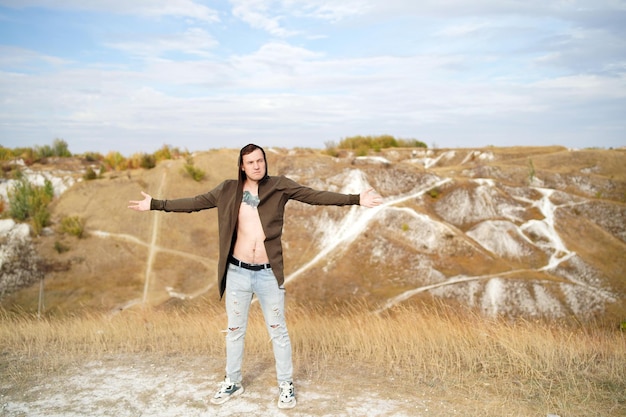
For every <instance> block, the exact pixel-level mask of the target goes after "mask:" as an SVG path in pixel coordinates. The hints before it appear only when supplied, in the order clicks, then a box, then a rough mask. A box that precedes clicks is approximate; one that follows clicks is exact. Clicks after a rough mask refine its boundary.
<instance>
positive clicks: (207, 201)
mask: <svg viewBox="0 0 626 417" xmlns="http://www.w3.org/2000/svg"><path fill="white" fill-rule="evenodd" d="M223 186H224V183H221V184H220V185H218V186H217V187H215V188H214V189H212V190H211V191H209V192H207V193H204V194H199V195H197V196H195V197H188V198H178V199H175V200H156V199H154V198H153V199H152V201H150V210H162V211H172V212H178V213H191V212H194V211H200V210H206V209H211V208H214V207H217V201H218V199H219V196H220V194H221V191H222V188H223Z"/></svg>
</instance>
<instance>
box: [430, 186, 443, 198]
mask: <svg viewBox="0 0 626 417" xmlns="http://www.w3.org/2000/svg"><path fill="white" fill-rule="evenodd" d="M427 194H428V195H429V196H430V198H433V199H434V198H437V197H439V195H440V194H441V190H440V189H439V187H435V188H431V189H430V190H428V193H427Z"/></svg>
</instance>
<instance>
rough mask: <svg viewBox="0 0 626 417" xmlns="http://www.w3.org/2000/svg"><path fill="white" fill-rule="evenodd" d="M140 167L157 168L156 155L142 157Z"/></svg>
mask: <svg viewBox="0 0 626 417" xmlns="http://www.w3.org/2000/svg"><path fill="white" fill-rule="evenodd" d="M139 165H140V166H141V167H142V168H144V169H152V168H154V167H155V166H156V157H155V156H154V155H150V154H147V153H144V154H142V155H141V162H140V163H139Z"/></svg>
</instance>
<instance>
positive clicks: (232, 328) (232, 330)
mask: <svg viewBox="0 0 626 417" xmlns="http://www.w3.org/2000/svg"><path fill="white" fill-rule="evenodd" d="M228 330H230V331H231V332H236V331H237V330H239V327H229V328H228Z"/></svg>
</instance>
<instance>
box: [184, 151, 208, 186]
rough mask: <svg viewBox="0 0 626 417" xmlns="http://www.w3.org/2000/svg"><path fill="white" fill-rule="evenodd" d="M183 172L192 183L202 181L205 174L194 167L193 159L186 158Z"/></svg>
mask: <svg viewBox="0 0 626 417" xmlns="http://www.w3.org/2000/svg"><path fill="white" fill-rule="evenodd" d="M183 170H184V172H186V173H187V175H189V176H190V177H191V178H193V180H194V181H198V182H199V181H202V180H203V179H204V176H205V173H204V171H203V170H201V169H200V168H198V167H196V166H195V165H194V164H193V158H191V157H188V158H187V163H186V164H185V166H184V167H183Z"/></svg>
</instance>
